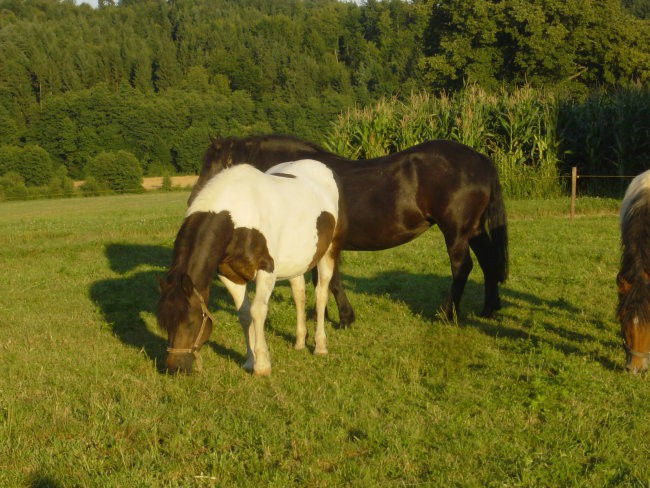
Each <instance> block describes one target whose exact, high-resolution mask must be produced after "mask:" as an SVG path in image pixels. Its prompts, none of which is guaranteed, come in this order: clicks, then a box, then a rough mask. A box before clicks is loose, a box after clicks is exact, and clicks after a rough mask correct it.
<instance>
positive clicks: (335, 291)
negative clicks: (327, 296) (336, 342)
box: [312, 259, 356, 329]
mask: <svg viewBox="0 0 650 488" xmlns="http://www.w3.org/2000/svg"><path fill="white" fill-rule="evenodd" d="M312 282H313V283H314V286H315V285H316V283H318V270H317V268H314V269H313V270H312ZM329 287H330V290H331V291H332V295H333V296H334V301H335V302H336V307H337V309H338V311H339V327H340V328H342V329H345V328H346V327H348V326H349V325H351V324H352V322H354V321H355V319H356V317H355V315H354V310H353V309H352V305H351V304H350V301H349V300H348V297H347V295H346V294H345V290H344V289H343V284H342V283H341V274H340V273H339V262H338V259H337V260H336V263H335V264H334V273H333V275H332V278H331V280H330V285H329ZM325 317H327V309H325Z"/></svg>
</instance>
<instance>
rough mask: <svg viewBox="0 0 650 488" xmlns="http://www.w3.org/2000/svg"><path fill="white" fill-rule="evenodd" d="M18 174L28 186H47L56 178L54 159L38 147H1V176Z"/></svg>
mask: <svg viewBox="0 0 650 488" xmlns="http://www.w3.org/2000/svg"><path fill="white" fill-rule="evenodd" d="M7 172H15V173H18V174H19V175H20V176H21V177H22V179H23V184H24V185H26V186H42V185H47V184H48V183H49V182H50V180H51V179H52V177H53V176H54V168H53V167H52V159H51V158H50V155H49V154H48V152H47V151H46V150H45V149H43V148H42V147H40V146H37V145H32V144H30V145H27V146H25V147H24V148H23V147H18V146H2V147H0V174H6V173H7Z"/></svg>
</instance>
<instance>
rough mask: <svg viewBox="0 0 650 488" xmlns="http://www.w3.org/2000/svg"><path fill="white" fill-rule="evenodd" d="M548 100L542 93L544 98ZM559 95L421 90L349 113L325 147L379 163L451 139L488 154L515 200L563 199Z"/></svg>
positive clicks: (469, 89)
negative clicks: (394, 154)
mask: <svg viewBox="0 0 650 488" xmlns="http://www.w3.org/2000/svg"><path fill="white" fill-rule="evenodd" d="M540 95H541V96H540ZM556 115H557V110H556V104H555V102H554V99H553V97H551V96H547V95H546V94H540V92H539V91H535V90H533V89H531V88H523V89H520V90H517V91H515V92H514V93H509V92H507V91H506V90H502V91H500V92H499V93H496V94H490V93H487V92H486V91H484V90H483V89H482V88H480V87H479V86H477V85H469V86H468V87H466V88H465V89H464V90H462V91H460V92H457V93H455V94H453V95H450V94H447V93H444V92H442V93H440V94H439V95H438V96H432V95H430V94H428V93H414V94H412V95H411V96H410V97H409V98H408V99H407V100H405V101H400V100H398V99H396V98H392V99H383V100H381V101H380V102H378V103H377V104H376V105H375V106H373V107H366V108H362V109H360V108H356V109H353V110H350V111H348V112H347V113H345V114H342V115H341V116H340V117H339V119H338V120H337V121H336V123H335V124H334V126H333V129H332V132H331V134H330V135H329V137H328V138H327V140H326V142H325V144H326V146H327V147H328V148H329V149H331V150H333V151H335V152H339V153H341V154H343V155H345V156H347V157H350V158H372V157H377V156H381V155H383V154H386V153H388V152H392V151H400V150H402V149H405V148H407V147H410V146H413V145H415V144H418V143H420V142H423V141H425V140H429V139H451V140H455V141H458V142H462V143H463V144H466V145H468V146H470V147H473V148H475V149H477V150H479V151H482V152H485V153H487V154H488V155H489V156H490V157H491V158H492V159H493V160H494V162H495V164H496V165H497V168H498V170H499V173H500V177H501V181H502V185H503V187H504V191H505V193H506V195H508V196H509V197H525V196H530V197H539V196H556V195H558V194H560V192H561V186H560V184H559V180H558V173H557V167H558V165H557V162H558V161H557V153H558V144H557V137H556V134H555V127H556V123H555V122H556Z"/></svg>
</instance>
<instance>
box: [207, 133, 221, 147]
mask: <svg viewBox="0 0 650 488" xmlns="http://www.w3.org/2000/svg"><path fill="white" fill-rule="evenodd" d="M208 137H210V144H212V147H214V148H215V149H217V150H218V149H219V148H220V147H221V137H219V136H217V135H214V134H210V135H209V136H208Z"/></svg>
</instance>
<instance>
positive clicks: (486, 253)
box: [469, 232, 501, 317]
mask: <svg viewBox="0 0 650 488" xmlns="http://www.w3.org/2000/svg"><path fill="white" fill-rule="evenodd" d="M469 245H470V247H471V248H472V251H474V254H475V255H476V259H478V263H479V265H480V266H481V269H482V270H483V277H484V281H485V303H484V305H483V311H482V312H481V316H482V317H492V316H494V312H496V311H497V310H499V309H500V308H501V299H500V298H499V280H498V277H497V270H496V268H495V266H496V262H495V257H494V256H493V253H492V241H491V240H490V237H489V236H488V235H487V234H486V233H485V232H481V234H479V235H478V236H476V237H474V238H473V239H471V240H470V241H469Z"/></svg>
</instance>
